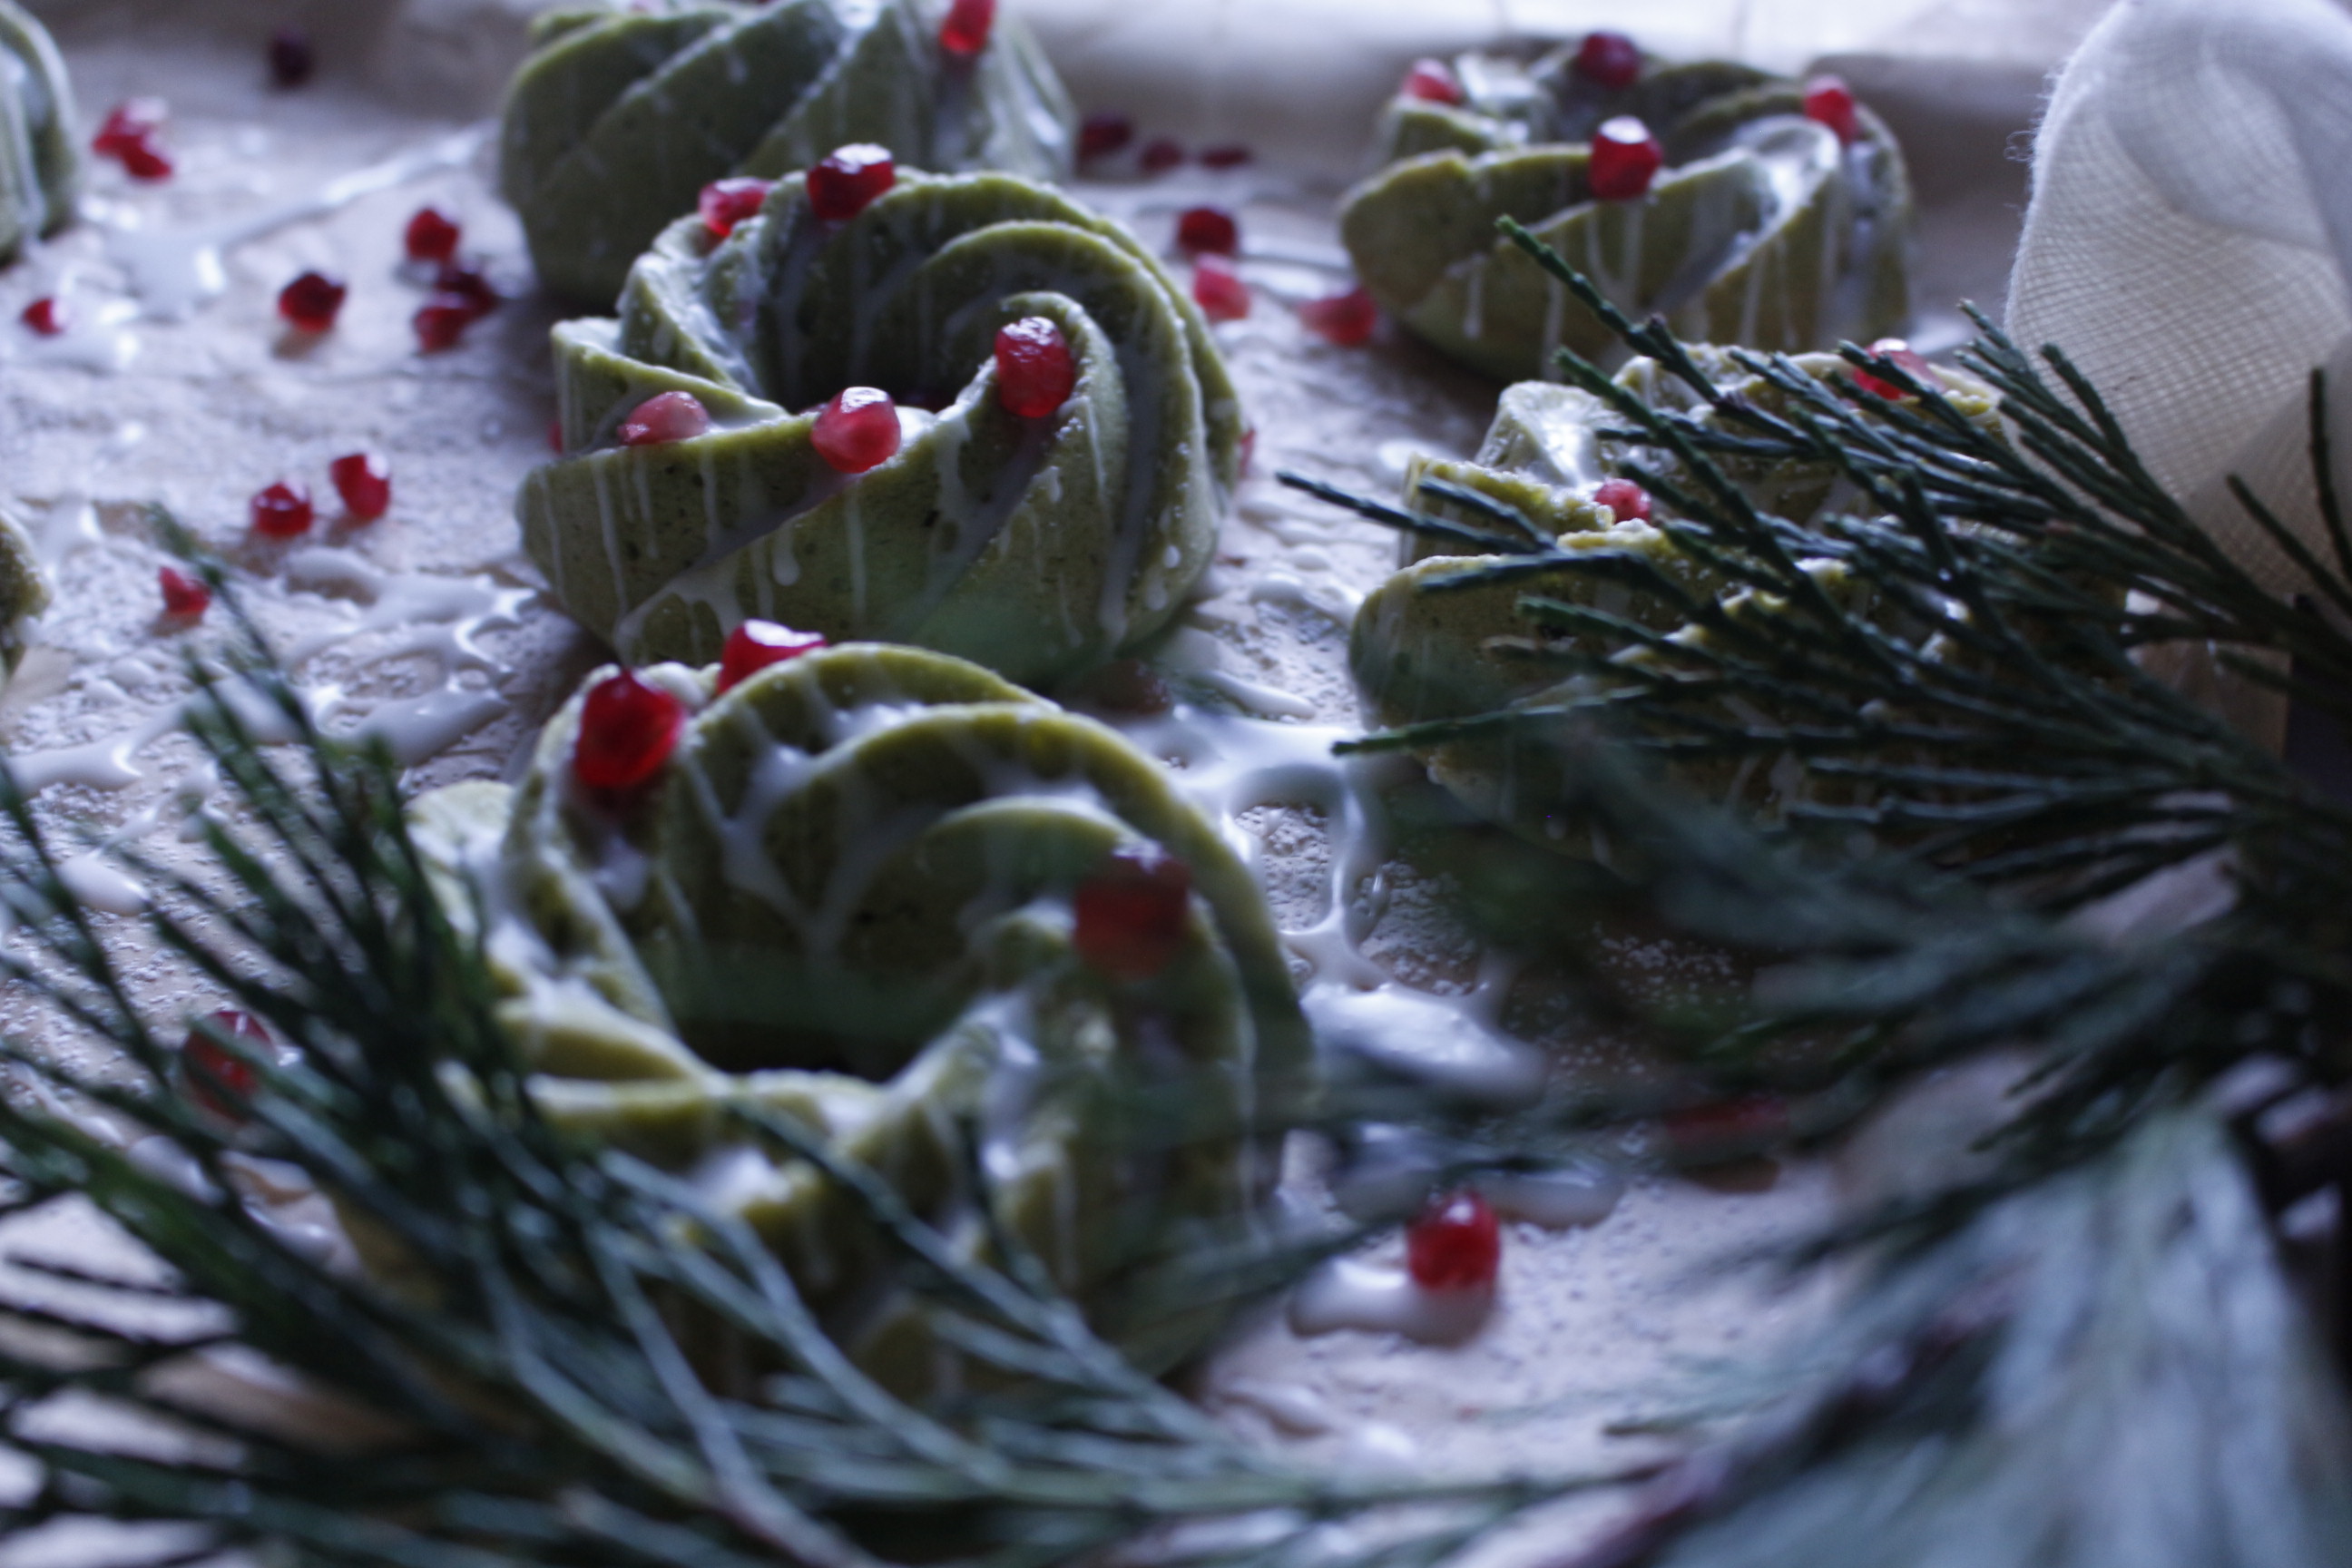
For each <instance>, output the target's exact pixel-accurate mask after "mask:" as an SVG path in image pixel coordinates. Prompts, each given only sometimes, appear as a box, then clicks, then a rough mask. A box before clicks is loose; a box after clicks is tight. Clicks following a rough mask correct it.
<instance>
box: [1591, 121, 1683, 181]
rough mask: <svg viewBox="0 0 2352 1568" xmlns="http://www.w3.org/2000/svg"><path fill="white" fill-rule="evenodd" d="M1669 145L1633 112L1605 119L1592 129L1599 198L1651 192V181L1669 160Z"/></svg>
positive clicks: (1593, 171) (1593, 170) (1594, 175)
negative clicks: (1661, 143) (1596, 129)
mask: <svg viewBox="0 0 2352 1568" xmlns="http://www.w3.org/2000/svg"><path fill="white" fill-rule="evenodd" d="M1665 161H1666V153H1665V149H1664V148H1663V147H1661V146H1659V145H1658V139H1657V138H1656V137H1654V136H1653V135H1651V134H1650V128H1649V127H1648V126H1646V125H1644V124H1643V123H1642V122H1641V121H1638V120H1636V119H1634V118H1633V116H1632V115H1630V114H1621V115H1619V116H1617V118H1615V119H1614V120H1605V121H1601V129H1600V130H1598V131H1596V132H1593V133H1592V162H1591V165H1590V166H1589V171H1588V172H1589V175H1590V178H1591V183H1592V195H1593V199H1594V200H1596V201H1603V202H1631V201H1639V200H1640V199H1641V198H1642V197H1643V196H1646V195H1649V194H1650V182H1651V181H1653V180H1654V179H1656V178H1657V177H1658V170H1659V169H1660V168H1661V167H1662V166H1663V165H1664V163H1665Z"/></svg>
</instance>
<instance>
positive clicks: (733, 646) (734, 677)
mask: <svg viewBox="0 0 2352 1568" xmlns="http://www.w3.org/2000/svg"><path fill="white" fill-rule="evenodd" d="M825 646H826V643H825V640H824V636H823V634H821V633H818V632H796V631H794V630H793V628H792V627H790V626H778V625H777V624H776V623H775V622H773V621H745V622H744V623H743V624H742V625H741V626H737V627H736V628H735V629H734V630H733V631H731V632H730V633H728V634H727V648H726V651H725V652H724V653H721V654H720V655H719V691H720V692H722V693H725V692H728V691H732V690H733V689H735V688H736V687H737V686H739V685H740V684H741V683H742V682H744V681H746V680H749V679H751V677H753V676H755V675H757V674H759V673H760V671H761V670H763V669H765V668H768V667H769V666H770V665H773V664H790V663H791V662H792V661H793V660H794V659H796V658H801V657H802V656H803V655H804V654H812V653H814V652H816V651H817V650H818V649H819V648H821V647H825Z"/></svg>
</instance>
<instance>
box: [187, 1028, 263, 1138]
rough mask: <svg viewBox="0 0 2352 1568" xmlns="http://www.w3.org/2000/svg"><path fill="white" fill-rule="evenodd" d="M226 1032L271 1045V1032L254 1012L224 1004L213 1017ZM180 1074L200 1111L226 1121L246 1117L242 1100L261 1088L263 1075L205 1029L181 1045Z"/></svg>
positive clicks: (199, 1030) (190, 1032)
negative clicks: (252, 1013) (233, 1054)
mask: <svg viewBox="0 0 2352 1568" xmlns="http://www.w3.org/2000/svg"><path fill="white" fill-rule="evenodd" d="M209 1021H210V1022H211V1024H212V1025H213V1026H214V1027H215V1028H216V1029H218V1030H220V1031H221V1032H222V1033H223V1034H226V1035H229V1036H232V1037H235V1038H236V1039H239V1040H251V1041H252V1042H254V1044H256V1045H257V1046H263V1047H267V1046H268V1044H269V1035H268V1031H267V1030H265V1029H263V1028H262V1026H261V1021H260V1020H259V1019H257V1018H256V1017H254V1016H253V1015H251V1014H250V1013H240V1012H238V1011H237V1010H236V1009H235V1008H233V1007H223V1008H222V1009H221V1010H220V1011H218V1012H216V1013H215V1014H214V1015H213V1016H212V1017H211V1019H210V1020H209ZM180 1077H181V1079H182V1082H183V1084H184V1088H185V1090H186V1093H187V1097H188V1099H189V1100H190V1101H191V1102H192V1103H194V1105H195V1106H196V1108H197V1109H198V1110H203V1111H205V1112H206V1113H207V1114H209V1115H212V1116H216V1117H218V1118H220V1119H221V1120H222V1121H244V1120H245V1116H244V1112H243V1107H242V1103H241V1102H243V1101H245V1100H250V1099H251V1098H252V1097H253V1091H254V1090H255V1089H258V1088H260V1087H261V1074H260V1073H259V1072H258V1071H257V1070H256V1069H255V1068H254V1066H253V1064H252V1063H250V1062H247V1061H242V1060H239V1059H238V1058H236V1057H234V1056H231V1055H230V1054H229V1051H228V1047H226V1046H224V1045H222V1044H221V1043H220V1042H219V1041H218V1040H215V1039H214V1038H213V1037H211V1036H210V1035H208V1034H206V1033H205V1031H204V1030H202V1029H190V1030H189V1031H188V1037H187V1039H186V1040H185V1041H184V1042H183V1043H182V1045H181V1047H180Z"/></svg>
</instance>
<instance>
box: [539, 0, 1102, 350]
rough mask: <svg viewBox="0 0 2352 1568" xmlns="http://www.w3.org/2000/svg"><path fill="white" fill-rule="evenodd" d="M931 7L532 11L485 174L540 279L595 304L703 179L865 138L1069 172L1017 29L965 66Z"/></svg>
mask: <svg viewBox="0 0 2352 1568" xmlns="http://www.w3.org/2000/svg"><path fill="white" fill-rule="evenodd" d="M946 13H947V5H946V3H945V0H780V3H778V4H775V5H764V6H753V5H735V4H730V3H725V0H718V3H712V0H703V3H698V4H687V5H668V6H662V7H645V8H635V9H630V10H618V9H611V8H604V7H584V8H583V7H573V8H570V9H562V10H557V11H553V12H551V13H549V14H548V15H547V16H543V17H541V19H540V20H539V22H538V23H537V25H536V27H535V30H534V34H533V37H534V41H535V44H536V47H535V50H534V52H533V53H532V55H531V57H530V59H529V60H527V61H526V62H525V63H524V65H523V67H522V69H521V71H520V73H519V74H518V75H517V77H516V79H515V81H514V86H513V88H512V89H511V90H510V91H509V95H508V99H507V106H506V113H505V121H504V125H503V130H502V141H501V147H502V157H501V160H500V164H499V183H500V185H501V187H502V189H503V190H504V192H505V195H506V197H507V199H508V200H509V202H511V203H513V204H514V205H515V208H516V210H517V211H519V212H520V214H521V215H522V220H523V229H524V232H525V234H526V235H527V236H528V237H529V239H530V252H531V258H532V260H533V262H534V263H536V264H537V266H538V268H539V274H540V278H541V281H543V282H544V283H545V284H546V285H547V287H548V288H549V289H551V291H553V292H554V293H556V294H558V295H561V296H562V297H563V298H565V299H569V300H574V301H576V302H578V303H581V304H584V305H591V306H594V307H597V308H600V309H603V308H608V307H609V306H610V304H611V301H612V300H613V298H614V295H616V294H617V293H618V292H619V291H620V289H621V286H622V284H623V282H624V281H625V279H627V277H628V272H629V267H630V264H631V263H633V262H634V261H635V260H636V258H637V257H638V255H639V254H640V253H642V252H643V251H644V250H645V249H646V247H647V246H649V245H651V244H652V243H653V241H654V237H655V236H656V235H657V234H659V233H660V232H661V229H662V227H663V226H664V225H666V224H667V223H668V222H670V221H671V220H672V219H674V218H676V217H677V216H679V215H680V214H682V213H688V212H691V211H693V210H694V206H695V198H696V196H697V195H698V193H699V192H700V191H701V189H702V187H703V186H704V185H705V184H709V182H711V181H713V180H716V179H719V178H722V177H724V176H726V175H730V174H741V175H751V176H756V177H759V178H762V179H773V178H776V177H777V176H779V175H782V174H785V173H787V172H789V171H792V170H796V169H804V168H807V167H808V166H809V165H810V164H812V163H815V162H817V161H818V160H819V159H821V158H823V157H824V156H825V155H826V154H827V153H831V152H833V151H834V149H835V148H837V147H841V146H845V145H846V144H848V143H851V142H875V143H878V144H880V145H881V146H884V147H887V148H888V149H889V150H890V152H891V153H893V154H894V155H895V156H896V157H897V158H898V160H899V161H900V162H901V163H912V164H915V165H917V166H919V167H921V168H927V169H940V170H949V171H961V170H970V169H999V170H1003V171H1006V172H1009V173H1012V174H1024V175H1029V176H1033V177H1034V178H1038V179H1049V180H1051V179H1060V178H1063V177H1065V176H1066V175H1067V174H1068V173H1069V171H1070V167H1071V163H1072V158H1073V155H1074V147H1075V129H1074V127H1075V123H1076V115H1075V112H1074V111H1073V110H1072V109H1071V107H1070V102H1069V99H1068V96H1067V95H1066V93H1064V91H1063V90H1062V86H1061V83H1060V81H1059V80H1058V79H1056V78H1055V75H1054V70H1053V67H1052V66H1051V65H1049V64H1048V63H1047V62H1046V59H1045V55H1044V53H1043V52H1042V51H1041V50H1040V49H1039V48H1038V47H1037V44H1036V41H1035V39H1034V38H1033V37H1031V36H1030V34H1029V32H1028V30H1027V29H1026V28H1025V27H1024V26H1022V25H1021V24H1020V23H1019V22H1018V21H1016V20H1014V19H1013V18H1011V17H1000V18H999V19H998V20H997V22H996V24H995V26H994V27H993V28H992V31H991V34H990V37H989V42H988V45H987V47H985V48H983V49H982V50H981V52H980V53H979V54H978V55H977V56H975V57H971V58H961V57H957V56H954V55H950V53H949V52H948V51H946V50H945V49H943V48H942V47H940V41H939V33H940V22H941V21H942V19H943V18H944V17H945V16H946Z"/></svg>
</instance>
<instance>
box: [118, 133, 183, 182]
mask: <svg viewBox="0 0 2352 1568" xmlns="http://www.w3.org/2000/svg"><path fill="white" fill-rule="evenodd" d="M122 166H123V168H125V169H126V170H128V171H130V174H131V178H132V179H134V180H147V181H151V182H152V181H156V180H168V179H170V178H171V177H172V171H173V163H172V155H171V154H170V153H166V152H164V151H163V149H162V148H161V147H158V146H157V145H155V142H154V139H153V138H152V137H142V139H141V140H139V141H137V142H132V143H131V145H130V146H128V147H126V148H124V149H123V150H122Z"/></svg>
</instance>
